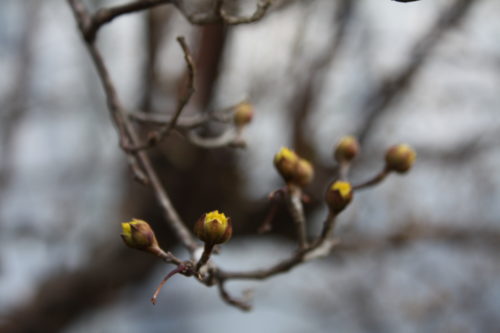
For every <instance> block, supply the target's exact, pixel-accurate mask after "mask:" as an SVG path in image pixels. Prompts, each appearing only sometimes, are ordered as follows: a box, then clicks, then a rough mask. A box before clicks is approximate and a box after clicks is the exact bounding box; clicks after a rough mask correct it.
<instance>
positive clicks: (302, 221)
mask: <svg viewBox="0 0 500 333" xmlns="http://www.w3.org/2000/svg"><path fill="white" fill-rule="evenodd" d="M285 201H286V205H287V208H288V211H289V212H290V214H291V215H292V220H293V223H294V225H295V232H296V234H297V239H298V242H299V249H300V250H304V249H306V248H307V247H308V241H307V231H306V217H305V215H304V206H303V205H302V190H301V189H300V187H297V186H294V185H289V186H288V188H287V191H286V192H285Z"/></svg>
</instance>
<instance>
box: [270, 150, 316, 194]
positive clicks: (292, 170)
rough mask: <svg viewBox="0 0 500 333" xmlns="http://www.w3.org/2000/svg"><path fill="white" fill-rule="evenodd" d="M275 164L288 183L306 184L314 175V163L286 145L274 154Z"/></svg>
mask: <svg viewBox="0 0 500 333" xmlns="http://www.w3.org/2000/svg"><path fill="white" fill-rule="evenodd" d="M274 166H275V167H276V170H278V172H279V174H280V175H281V177H283V179H284V180H285V182H286V183H288V184H295V185H298V186H305V185H307V184H309V183H310V182H311V181H312V179H313V177H314V169H313V166H312V164H311V163H310V162H309V161H308V160H306V159H303V158H301V157H300V156H299V155H297V153H295V152H294V151H293V150H291V149H289V148H286V147H283V148H281V149H280V151H279V152H278V153H277V154H276V155H275V156H274Z"/></svg>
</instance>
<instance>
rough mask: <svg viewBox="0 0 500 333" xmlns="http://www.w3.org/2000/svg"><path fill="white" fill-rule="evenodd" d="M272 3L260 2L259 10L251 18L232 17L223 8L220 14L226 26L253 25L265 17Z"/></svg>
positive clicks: (266, 0) (264, 0)
mask: <svg viewBox="0 0 500 333" xmlns="http://www.w3.org/2000/svg"><path fill="white" fill-rule="evenodd" d="M271 3H272V0H259V2H258V4H257V9H256V10H255V12H254V13H253V14H252V15H251V16H248V17H237V16H232V15H230V14H228V13H227V12H226V11H225V10H224V8H223V6H221V7H220V9H219V14H220V16H221V17H222V19H223V20H224V23H225V24H230V25H236V24H248V23H253V22H256V21H258V20H260V19H261V18H263V17H264V15H265V14H266V12H267V10H268V9H269V7H270V6H271Z"/></svg>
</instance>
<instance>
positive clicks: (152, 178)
mask: <svg viewBox="0 0 500 333" xmlns="http://www.w3.org/2000/svg"><path fill="white" fill-rule="evenodd" d="M68 3H69V4H70V6H71V8H72V10H73V13H74V15H75V18H76V20H77V22H78V25H79V27H80V32H81V33H82V36H83V37H84V39H85V40H86V46H87V49H88V51H89V53H90V55H91V58H92V60H93V62H94V64H95V66H96V69H97V72H98V74H99V78H100V80H101V82H102V84H103V87H104V91H105V93H106V98H107V101H108V108H109V111H110V112H111V115H112V118H113V121H114V122H115V124H116V125H117V126H118V129H119V135H120V140H121V141H125V143H124V144H127V143H128V142H130V144H131V145H137V144H138V135H137V133H136V130H135V128H134V126H133V125H132V123H131V122H130V120H129V119H128V117H127V116H126V114H125V111H124V109H123V107H122V106H121V103H120V100H119V98H118V95H117V93H116V90H115V87H114V85H113V83H112V81H111V77H110V75H109V72H108V70H107V69H106V66H105V64H104V61H103V59H102V56H101V54H100V52H99V51H98V49H97V47H96V46H95V44H94V42H93V41H92V40H89V39H86V38H85V31H86V28H85V25H86V24H88V22H89V21H90V20H91V18H90V15H89V14H88V12H87V10H86V8H85V6H84V5H83V3H82V2H81V1H80V0H68ZM130 144H129V145H130ZM128 157H129V161H130V162H131V163H132V166H133V167H136V168H138V167H141V172H143V174H144V175H145V177H147V178H146V179H147V180H148V182H149V184H150V186H151V187H152V188H153V191H154V193H155V195H156V197H157V200H158V202H159V204H160V206H161V208H162V209H163V212H164V213H165V216H166V220H167V223H168V225H169V226H170V227H171V229H172V230H173V231H174V232H175V233H176V235H177V236H178V238H179V240H180V241H181V242H182V244H183V245H184V246H185V247H186V248H188V249H189V250H190V251H191V252H192V253H193V252H194V251H195V250H196V249H197V248H198V244H197V242H196V241H195V239H194V237H193V235H192V234H191V232H190V231H189V230H188V229H187V227H186V226H185V224H184V223H183V222H182V220H181V218H180V216H179V214H178V213H177V211H176V210H175V208H174V206H173V205H172V202H171V201H170V198H169V196H168V194H167V192H166V190H165V188H164V187H163V185H162V184H161V181H160V179H159V177H158V175H157V173H156V171H155V170H154V167H153V165H152V163H151V161H150V159H149V157H148V155H147V154H146V153H145V152H143V151H139V152H132V153H128Z"/></svg>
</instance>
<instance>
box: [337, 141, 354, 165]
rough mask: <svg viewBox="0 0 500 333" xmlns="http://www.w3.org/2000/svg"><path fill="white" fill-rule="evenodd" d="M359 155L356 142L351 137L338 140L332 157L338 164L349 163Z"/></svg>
mask: <svg viewBox="0 0 500 333" xmlns="http://www.w3.org/2000/svg"><path fill="white" fill-rule="evenodd" d="M358 153H359V143H358V140H357V139H356V138H355V137H353V136H351V135H348V136H344V137H342V138H341V139H340V141H339V142H338V143H337V146H336V147H335V152H334V157H335V160H336V161H337V162H338V163H342V162H350V161H352V160H353V159H354V158H355V157H356V155H358Z"/></svg>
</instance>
